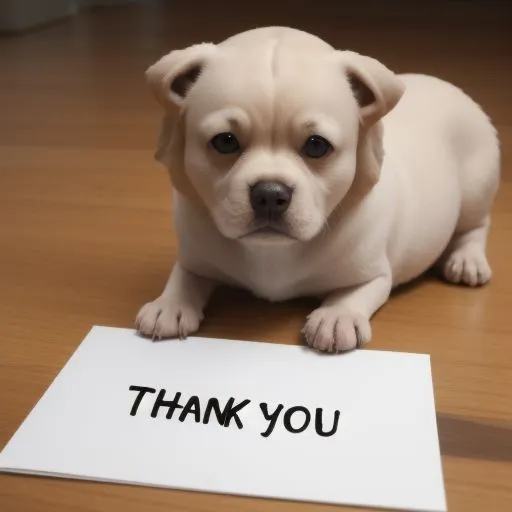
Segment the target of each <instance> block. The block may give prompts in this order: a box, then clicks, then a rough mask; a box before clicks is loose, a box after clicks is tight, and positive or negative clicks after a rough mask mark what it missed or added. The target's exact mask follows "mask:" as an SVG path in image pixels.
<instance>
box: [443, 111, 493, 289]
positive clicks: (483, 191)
mask: <svg viewBox="0 0 512 512" xmlns="http://www.w3.org/2000/svg"><path fill="white" fill-rule="evenodd" d="M468 126H469V125H468ZM482 126H483V127H482ZM469 136H470V138H471V139H470V140H471V143H470V144H468V146H469V147H471V148H472V151H468V157H467V158H466V161H465V162H464V164H463V165H462V168H461V171H460V174H461V209H460V217H459V220H458V223H457V227H456V231H455V233H456V234H455V236H454V237H453V239H452V241H451V242H450V244H449V246H448V248H447V249H446V251H445V252H444V254H443V256H442V258H441V260H440V266H441V269H442V272H443V275H444V277H445V279H446V280H447V281H450V282H451V283H456V284H459V283H460V284H466V285H469V286H479V285H483V284H485V283H487V281H489V279H490V278H491V268H490V266H489V263H488V262H487V257H486V246H487V235H488V232H489V227H490V224H491V219H490V212H491V209H492V205H493V202H494V198H495V196H496V193H497V191H498V187H499V178H500V165H501V163H500V161H501V157H500V148H499V143H498V139H497V136H496V132H495V131H494V129H493V128H492V126H491V125H490V123H489V122H488V121H487V120H486V119H485V120H483V122H482V125H481V126H480V129H479V130H478V131H476V136H475V133H473V132H471V133H470V134H469Z"/></svg>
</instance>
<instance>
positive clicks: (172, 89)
mask: <svg viewBox="0 0 512 512" xmlns="http://www.w3.org/2000/svg"><path fill="white" fill-rule="evenodd" d="M215 49H216V46H215V45H214V44H213V43H202V44H195V45H193V46H189V47H188V48H184V49H182V50H174V51H172V52H171V53H169V54H167V55H164V56H163V57H162V58H161V59H160V60H158V61H157V62H155V64H153V65H152V66H150V67H149V68H148V69H147V70H146V81H147V83H148V85H149V86H150V88H151V90H152V91H153V94H154V95H155V98H156V99H157V100H158V101H159V102H160V103H161V105H162V106H163V107H164V108H171V109H172V108H173V106H174V107H181V106H182V105H183V103H184V100H185V98H186V96H187V94H188V93H189V91H190V88H191V87H192V86H193V85H194V83H195V82H196V80H197V79H198V78H199V75H200V73H201V71H202V69H203V67H204V65H205V64H206V61H207V60H208V57H210V55H212V54H213V52H214V51H215Z"/></svg>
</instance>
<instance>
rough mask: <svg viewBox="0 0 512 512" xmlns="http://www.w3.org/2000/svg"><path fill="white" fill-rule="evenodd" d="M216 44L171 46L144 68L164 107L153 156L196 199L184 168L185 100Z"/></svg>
mask: <svg viewBox="0 0 512 512" xmlns="http://www.w3.org/2000/svg"><path fill="white" fill-rule="evenodd" d="M215 48H216V46H215V45H214V44H212V43H203V44H197V45H193V46H190V47H188V48H185V49H183V50H174V51H172V52H171V53H169V54H168V55H165V56H164V57H162V58H161V59H160V60H159V61H157V62H156V63H155V64H153V65H152V66H150V67H149V68H148V69H147V71H146V81H147V83H148V85H149V87H150V88H151V90H152V92H153V94H154V96H155V98H156V99H157V101H158V102H159V103H160V104H161V105H162V107H163V108H164V110H165V113H164V116H163V119H162V126H161V129H160V135H159V137H158V142H157V148H156V152H155V158H156V159H157V160H158V161H159V162H161V163H162V164H164V165H165V166H166V167H167V169H168V170H169V174H170V176H171V181H172V184H173V186H174V188H175V189H176V190H178V191H179V192H181V193H182V194H184V195H185V196H187V197H188V198H190V199H192V200H194V201H196V202H197V201H199V196H198V195H197V192H196V191H195V189H194V187H193V186H192V184H191V183H190V180H189V179H188V177H187V175H186V173H185V168H184V150H185V127H184V116H185V104H186V98H187V95H188V94H189V92H190V89H191V88H192V87H193V85H194V83H195V82H196V81H197V79H198V78H199V75H200V73H201V71H202V69H203V67H204V66H205V65H206V62H207V60H208V58H209V57H210V55H211V54H212V53H213V52H214V50H215Z"/></svg>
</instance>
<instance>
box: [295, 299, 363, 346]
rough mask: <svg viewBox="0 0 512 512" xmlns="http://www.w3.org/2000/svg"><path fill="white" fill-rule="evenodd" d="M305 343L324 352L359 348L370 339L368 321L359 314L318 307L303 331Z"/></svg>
mask: <svg viewBox="0 0 512 512" xmlns="http://www.w3.org/2000/svg"><path fill="white" fill-rule="evenodd" d="M303 333H304V336H305V338H306V342H307V343H308V345H309V346H311V347H312V348H315V349H316V350H319V351H324V352H344V351H347V350H352V349H354V348H359V347H362V346H363V345H365V344H366V343H368V342H369V341H370V339H371V337H372V330H371V326H370V321H369V320H368V319H367V318H366V317H365V316H363V315H361V314H359V313H354V312H352V311H339V310H337V309H336V308H330V307H320V308H318V309H316V310H315V311H313V312H312V313H311V315H309V317H308V320H307V322H306V325H305V326H304V330H303Z"/></svg>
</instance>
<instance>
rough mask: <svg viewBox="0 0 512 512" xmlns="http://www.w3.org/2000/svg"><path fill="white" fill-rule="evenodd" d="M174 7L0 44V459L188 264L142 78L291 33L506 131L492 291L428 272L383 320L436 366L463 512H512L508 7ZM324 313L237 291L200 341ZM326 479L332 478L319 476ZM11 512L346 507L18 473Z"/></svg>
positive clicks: (452, 503)
mask: <svg viewBox="0 0 512 512" xmlns="http://www.w3.org/2000/svg"><path fill="white" fill-rule="evenodd" d="M163 3H165V5H166V6H165V7H164V6H162V3H158V2H157V3H154V2H150V3H149V4H148V5H147V6H146V7H144V5H140V6H137V5H136V6H132V7H129V8H122V9H103V10H96V11H91V12H87V13H85V14H83V15H81V16H79V17H77V18H73V19H69V20H65V21H63V22H62V23H58V24H55V25H52V26H50V27H45V28H44V29H41V30H37V31H33V32H31V33H29V34H25V35H23V36H21V37H9V38H4V39H0V269H1V270H0V272H1V274H0V334H1V338H0V339H1V341H0V390H1V391H0V399H1V401H0V446H3V445H4V444H5V443H6V442H7V440H8V439H9V438H10V436H11V435H12V434H13V433H14V431H15V429H16V428H17V427H18V425H19V424H20V423H21V422H22V420H23V419H24V417H25V415H26V414H27V413H28V412H29V410H30V409H31V408H32V406H33V405H34V403H35V402H36V400H37V399H38V398H39V397H40V396H41V394H42V393H43V392H44V391H45V389H46V388H47V386H48V385H49V384H50V382H51V380H52V379H53V377H54V376H55V375H56V373H57V372H58V371H59V370H60V368H61V367H62V366H63V365H64V363H65V362H66V360H67V359H68V358H69V356H70V355H71V354H72V353H73V351H74V350H75V348H76V347H77V344H78V343H79V342H80V341H81V340H82V338H83V337H84V335H85V334H86V332H87V331H88V330H89V328H90V327H91V325H92V324H104V325H113V326H125V327H130V326H132V322H133V319H134V315H135V313H136V311H137V309H138V307H139V306H140V305H141V304H142V303H143V302H145V301H147V300H149V299H151V298H153V297H154V296H155V295H156V294H158V293H159V291H160V289H161V287H162V285H163V283H164V281H165V279H166V277H167V274H168V271H169V269H170V266H171V264H172V262H173V261H174V259H175V256H176V240H175V237H174V235H173V232H172V226H171V218H170V187H169V181H168V178H167V176H166V173H165V171H164V169H163V168H161V167H160V166H159V165H157V164H156V163H155V162H154V161H153V159H152V151H153V146H154V142H155V136H156V131H157V123H158V119H157V113H158V110H157V106H156V105H155V103H154V101H153V100H152V99H151V97H150V95H149V93H148V91H147V90H146V88H145V84H144V80H143V72H144V69H145V68H146V67H147V66H148V65H149V64H150V63H152V62H153V61H154V60H155V59H156V58H157V57H159V56H160V55H161V54H162V53H163V52H166V51H168V50H169V49H171V48H175V47H179V46H184V45H188V44H191V43H194V42H198V41H201V40H211V39H213V40H219V39H221V38H223V37H225V36H228V35H230V34H231V33H233V32H237V31H239V30H242V29H246V28H250V27H252V26H255V25H262V24H287V25H294V26H297V27H299V28H303V29H306V30H309V31H312V32H316V33H317V34H318V35H320V36H323V37H324V38H326V39H328V40H329V41H330V42H332V43H333V44H335V45H336V46H338V47H340V48H351V49H355V50H358V51H360V52H365V53H369V54H372V55H373V56H375V57H378V58H380V59H382V60H384V62H386V64H388V65H389V66H390V67H392V68H394V69H395V70H396V71H399V72H402V71H419V72H425V73H433V74H436V75H438V76H440V77H442V78H445V79H448V80H452V81H454V82H455V83H457V84H458V85H460V86H461V87H463V88H464V89H466V90H467V91H468V92H469V93H470V94H472V95H473V97H474V98H475V99H476V100H477V101H478V102H480V103H481V104H482V105H483V106H484V108H485V109H486V110H487V111H488V113H489V114H490V115H491V116H492V118H493V119H494V121H495V123H496V124H497V126H498V129H499V131H500V135H501V140H502V145H503V184H502V187H501V191H500V194H499V197H498V200H497V203H496V207H495V212H494V222H493V229H492V234H491V238H490V247H489V254H490V259H491V262H492V265H493V269H494V272H495V278H494V280H493V282H492V284H491V285H490V286H488V287H486V288H484V289H481V290H469V289H463V288H458V287H453V286H448V285H446V284H444V283H441V282H438V281H437V280H435V279H433V278H427V279H425V280H422V281H421V282H419V283H416V284H414V285H413V286H410V287H408V288H407V289H405V290H403V291H401V292H400V293H397V294H396V296H395V297H394V298H393V299H392V300H391V301H390V302H389V303H388V304H387V305H386V306H385V307H384V308H383V309H382V310H381V312H380V313H379V314H378V315H377V316H376V318H375V320H374V322H373V326H374V341H373V342H372V344H371V345H370V348H372V349H384V350H398V351H412V352H428V353H430V354H431V355H432V364H433V373H434V383H435V393H436V400H437V411H438V422H439V433H440V439H441V447H442V454H443V465H444V474H445V481H446V487H447V493H448V501H449V507H450V508H449V510H450V511H451V512H458V511H460V512H480V511H492V512H500V511H510V510H512V97H511V91H512V68H511V62H512V44H511V36H510V35H509V34H508V33H507V31H508V28H509V27H510V26H512V24H511V23H510V21H511V18H510V16H509V13H504V14H503V15H501V16H499V17H497V18H494V17H493V16H490V15H485V13H483V14H482V15H481V16H477V17H473V18H465V17H463V16H451V17H450V19H448V18H446V19H443V20H442V19H440V18H436V16H434V15H424V16H422V17H420V18H414V19H412V18H411V19H408V18H407V17H403V16H398V14H399V13H394V14H395V15H394V16H391V15H389V16H388V15H382V16H380V15H379V16H371V15H370V14H368V13H367V14H366V15H362V14H361V13H358V12H356V11H354V12H350V13H348V14H344V13H343V10H342V8H341V7H338V8H333V7H330V8H329V7H328V3H327V2H319V3H314V2H305V1H298V2H295V7H294V8H293V9H291V8H289V9H285V8H283V7H281V8H277V7H275V5H276V3H275V2H274V3H271V2H269V1H266V0H264V1H263V0H262V1H261V2H257V6H252V7H251V5H249V3H247V5H246V4H245V3H244V2H241V1H239V2H234V1H231V0H230V1H227V2H220V3H218V2H182V5H180V2H163ZM333 3H334V2H333ZM198 4H200V5H198ZM292 4H293V2H292ZM272 5H274V7H272ZM313 5H314V6H315V7H313ZM310 308H311V304H310V303H309V302H308V301H296V302H293V303H287V304H280V305H270V304H267V303H265V302H261V301H258V300H256V299H254V298H251V297H250V296H248V295H247V294H244V293H240V292H236V291H223V292H220V293H219V294H218V295H217V296H216V297H215V299H214V301H213V304H212V306H211V308H210V309H209V311H208V317H207V321H206V322H205V324H204V326H203V328H202V330H201V334H203V335H206V336H219V337H231V338H242V339H250V340H269V341H275V342H280V343H299V338H298V331H299V329H300V328H301V326H302V323H303V321H304V317H305V315H306V314H307V312H308V311H309V309H310ZM313 469H314V472H316V473H317V474H318V476H319V478H321V477H322V471H323V468H313ZM310 471H313V470H311V469H310ZM0 509H1V510H2V511H3V512H15V511H16V512H17V511H23V512H37V511H45V512H50V511H51V512H64V511H65V512H73V511H76V512H78V511H80V512H83V511H98V512H99V511H105V512H112V511H114V510H122V511H124V512H131V511H137V512H138V511H145V512H150V511H157V510H161V511H164V510H166V511H168V510H173V511H183V512H185V511H186V512H199V511H201V512H206V511H211V512H213V511H223V512H224V511H225V512H228V511H244V512H249V511H251V512H263V511H269V510H273V511H274V510H275V511H277V512H285V511H286V512H300V511H303V512H306V511H308V512H310V511H319V512H320V511H324V510H325V511H327V510H334V509H335V508H334V507H327V506H315V505H309V504H296V503H287V502H279V503H277V502H271V501H264V500H254V499H247V498H233V497H224V496H210V495H202V494H199V493H185V492H174V491H169V490H160V489H147V488H135V487H129V486H116V485H102V484H93V483H88V482H71V481H62V480H55V479H44V478H31V477H14V476H5V475H2V476H0ZM343 510H349V509H343Z"/></svg>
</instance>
